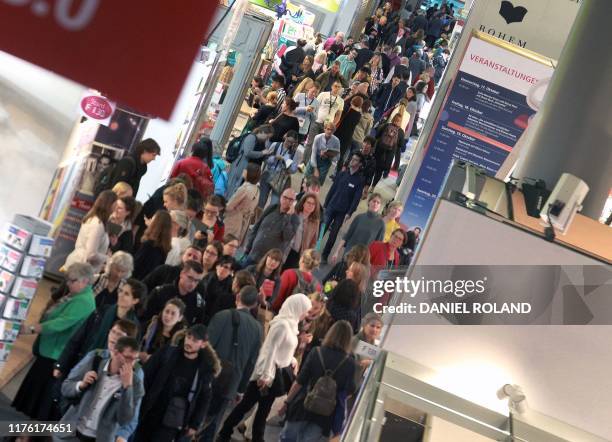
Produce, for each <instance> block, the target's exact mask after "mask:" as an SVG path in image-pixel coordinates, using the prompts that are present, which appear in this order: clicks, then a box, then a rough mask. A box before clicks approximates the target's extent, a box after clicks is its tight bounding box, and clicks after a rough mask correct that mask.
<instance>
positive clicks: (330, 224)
mask: <svg viewBox="0 0 612 442" xmlns="http://www.w3.org/2000/svg"><path fill="white" fill-rule="evenodd" d="M362 165H363V155H361V153H359V152H357V153H354V154H353V156H352V157H351V161H350V162H349V168H348V170H345V171H342V172H340V173H339V174H338V175H337V176H336V179H335V180H334V184H333V185H332V186H331V188H330V189H329V192H328V194H327V197H326V198H325V204H324V207H325V219H324V221H323V222H324V229H325V230H324V232H325V231H327V230H329V237H328V238H327V243H326V244H325V248H324V249H323V253H322V257H323V262H326V261H327V258H328V257H329V254H330V253H331V251H332V248H333V247H334V244H335V242H336V238H337V236H338V232H340V228H341V227H342V224H344V223H345V222H346V221H348V220H349V218H350V217H351V216H352V215H353V212H355V210H357V206H358V205H359V201H361V195H362V193H363V186H364V178H363V174H362V173H361V166H362Z"/></svg>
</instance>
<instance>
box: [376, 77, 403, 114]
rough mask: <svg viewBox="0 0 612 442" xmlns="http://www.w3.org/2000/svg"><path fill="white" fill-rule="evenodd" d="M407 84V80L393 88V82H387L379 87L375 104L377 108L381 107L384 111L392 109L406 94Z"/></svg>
mask: <svg viewBox="0 0 612 442" xmlns="http://www.w3.org/2000/svg"><path fill="white" fill-rule="evenodd" d="M406 88H407V84H406V83H405V82H403V81H402V82H400V84H399V85H398V86H397V87H395V88H393V87H391V83H385V84H383V85H382V86H381V87H380V88H378V92H377V93H376V99H375V100H374V106H376V108H381V109H382V110H383V111H386V110H387V109H391V108H392V107H394V106H395V105H396V104H397V103H399V101H400V100H401V99H402V97H403V96H404V95H405V94H406Z"/></svg>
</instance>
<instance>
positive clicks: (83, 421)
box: [77, 359, 121, 437]
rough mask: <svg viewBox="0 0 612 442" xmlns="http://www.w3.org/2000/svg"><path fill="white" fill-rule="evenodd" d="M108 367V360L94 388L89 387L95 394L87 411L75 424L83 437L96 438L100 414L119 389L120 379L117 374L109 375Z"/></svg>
mask: <svg viewBox="0 0 612 442" xmlns="http://www.w3.org/2000/svg"><path fill="white" fill-rule="evenodd" d="M109 367H110V359H109V360H108V362H107V363H106V365H105V366H104V370H103V372H102V373H103V374H102V376H101V377H100V378H99V379H98V381H97V382H96V384H95V386H93V387H91V386H90V387H89V388H95V389H96V392H95V394H94V398H93V400H92V402H91V403H90V404H89V409H88V410H87V412H86V413H85V414H84V415H83V416H81V418H80V419H79V421H78V423H77V430H79V432H80V433H81V434H83V435H84V436H88V437H96V435H97V432H98V423H99V422H100V415H101V414H102V411H104V408H105V407H106V405H107V404H108V402H109V401H110V400H111V398H112V397H113V395H114V394H115V393H116V392H117V391H119V389H120V388H121V377H120V376H119V373H117V374H115V375H111V374H109V372H108V370H109ZM77 385H78V384H77ZM77 388H78V386H77ZM79 391H80V390H79Z"/></svg>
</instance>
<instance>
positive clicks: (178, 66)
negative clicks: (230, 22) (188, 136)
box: [0, 0, 217, 118]
mask: <svg viewBox="0 0 612 442" xmlns="http://www.w3.org/2000/svg"><path fill="white" fill-rule="evenodd" d="M216 7H217V2H214V1H202V0H181V2H180V7H176V6H175V4H174V2H169V1H167V0H130V1H120V0H104V1H102V0H80V1H76V0H33V1H30V0H0V50H3V51H6V52H9V53H11V54H13V55H15V56H17V57H20V58H22V59H24V60H27V61H29V62H31V63H34V64H37V65H39V66H41V67H43V68H45V69H49V70H51V71H53V72H56V73H58V74H60V75H63V76H64V77H67V78H70V79H72V80H74V81H76V82H78V83H81V84H83V85H85V86H89V87H92V88H95V89H97V90H100V91H104V92H105V94H108V96H109V97H111V98H112V99H113V100H116V101H118V102H121V103H123V104H126V105H128V106H130V107H131V108H134V109H137V110H138V111H140V112H146V113H150V114H153V115H157V116H159V117H162V118H169V117H170V114H171V113H172V110H173V109H174V104H175V102H176V99H177V98H178V95H179V93H180V91H181V89H182V87H183V84H184V82H185V79H186V78H187V74H188V73H189V69H190V68H191V65H192V63H193V60H194V58H195V56H196V55H197V53H198V49H199V47H200V45H201V43H202V41H203V40H204V39H205V37H206V31H207V28H208V24H209V22H210V20H211V18H212V16H213V14H214V12H215V9H216ZM169 36H171V37H169Z"/></svg>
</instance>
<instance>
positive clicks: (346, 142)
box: [334, 97, 363, 173]
mask: <svg viewBox="0 0 612 442" xmlns="http://www.w3.org/2000/svg"><path fill="white" fill-rule="evenodd" d="M361 106H363V98H361V97H353V98H352V99H351V108H350V109H349V110H348V112H347V113H346V114H344V115H343V116H342V118H341V119H340V123H338V128H337V129H336V131H335V132H334V135H335V136H336V137H338V139H339V140H340V156H339V157H338V163H337V165H336V173H338V172H340V169H342V165H343V164H344V161H343V158H344V155H346V152H347V151H348V150H349V149H350V147H351V142H352V141H353V132H355V128H356V127H357V124H359V120H361Z"/></svg>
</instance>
